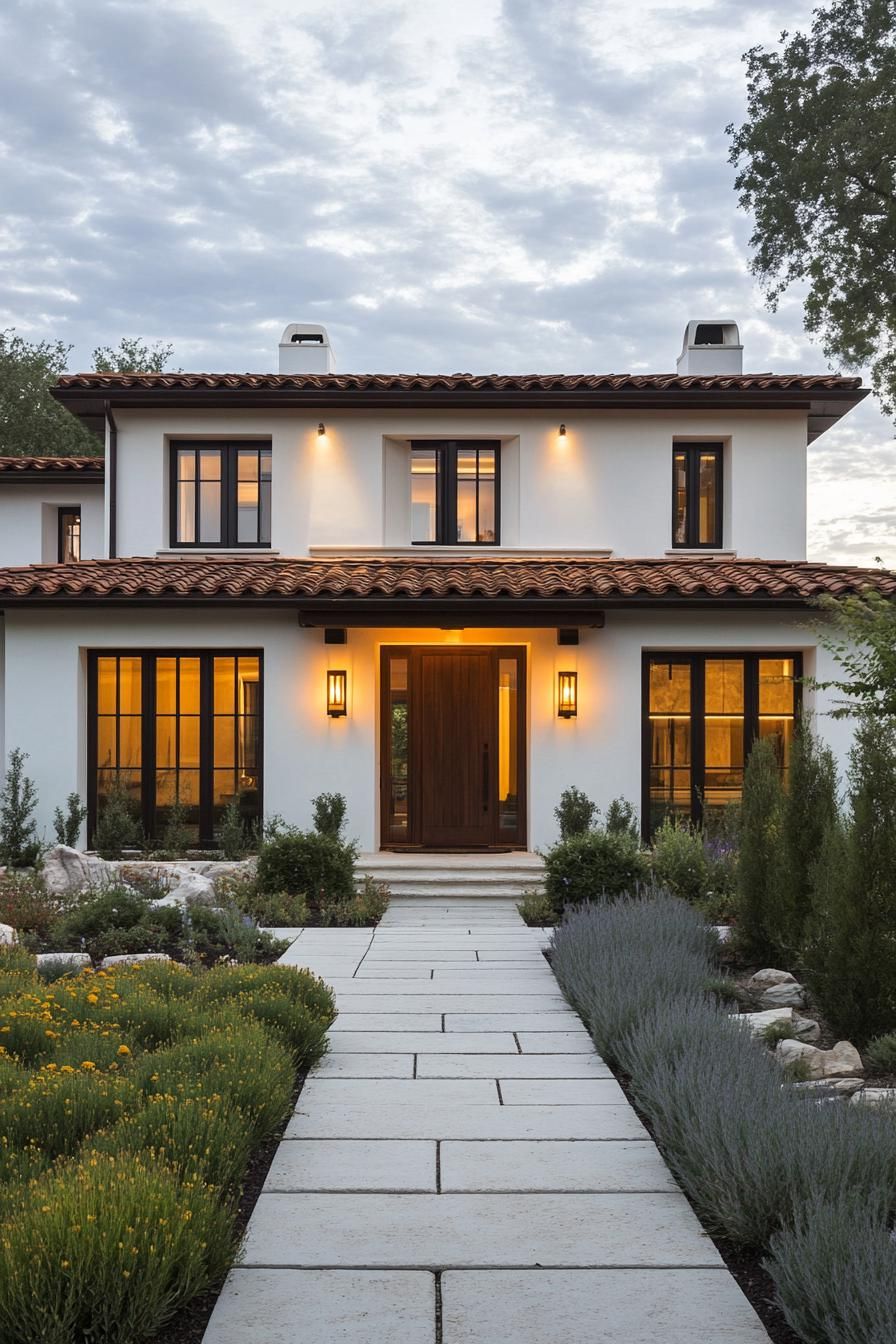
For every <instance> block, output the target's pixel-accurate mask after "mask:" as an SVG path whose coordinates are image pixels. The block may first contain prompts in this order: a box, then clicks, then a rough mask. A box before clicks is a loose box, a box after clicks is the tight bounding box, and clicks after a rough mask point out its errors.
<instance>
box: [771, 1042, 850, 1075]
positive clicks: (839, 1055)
mask: <svg viewBox="0 0 896 1344" xmlns="http://www.w3.org/2000/svg"><path fill="white" fill-rule="evenodd" d="M776 1054H777V1057H778V1059H779V1060H780V1061H781V1063H782V1064H791V1063H793V1062H795V1061H796V1060H798V1059H801V1060H804V1061H805V1063H806V1064H807V1065H808V1068H809V1077H810V1079H812V1080H821V1079H828V1078H861V1077H862V1075H863V1074H864V1072H865V1068H864V1065H863V1064H862V1057H861V1055H860V1054H859V1052H858V1050H857V1049H856V1048H855V1046H854V1045H851V1044H850V1043H849V1041H838V1042H837V1044H836V1045H835V1046H834V1047H833V1048H832V1049H831V1050H819V1049H818V1048H817V1047H816V1046H814V1045H807V1044H806V1042H805V1041H779V1042H778V1049H777V1051H776Z"/></svg>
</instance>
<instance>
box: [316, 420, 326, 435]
mask: <svg viewBox="0 0 896 1344" xmlns="http://www.w3.org/2000/svg"><path fill="white" fill-rule="evenodd" d="M317 437H318V438H319V439H324V440H326V437H327V427H326V425H325V424H324V422H323V420H319V421H318V422H317Z"/></svg>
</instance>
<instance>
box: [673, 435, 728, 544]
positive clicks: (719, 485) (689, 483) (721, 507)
mask: <svg viewBox="0 0 896 1344" xmlns="http://www.w3.org/2000/svg"><path fill="white" fill-rule="evenodd" d="M707 453H712V455H713V457H714V458H715V463H716V467H715V471H716V516H715V529H714V532H713V537H712V540H711V541H700V539H699V538H700V457H701V456H703V457H705V456H706V455H707ZM680 454H684V455H685V459H686V461H685V494H686V501H685V507H686V510H687V514H686V521H687V536H686V538H685V540H684V541H676V540H675V524H676V520H677V509H678V490H677V486H676V479H675V477H676V468H675V459H676V457H678V456H679V455H680ZM724 515H725V445H724V444H723V443H719V442H718V441H713V442H710V443H694V442H687V443H677V442H675V443H673V444H672V549H673V550H676V551H719V550H721V549H722V546H723V542H724V537H723V530H724Z"/></svg>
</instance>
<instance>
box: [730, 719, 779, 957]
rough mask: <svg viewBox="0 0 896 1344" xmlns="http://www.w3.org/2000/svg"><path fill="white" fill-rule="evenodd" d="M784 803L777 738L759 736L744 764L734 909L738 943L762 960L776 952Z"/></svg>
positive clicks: (743, 951) (747, 953) (739, 946)
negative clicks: (775, 930)
mask: <svg viewBox="0 0 896 1344" xmlns="http://www.w3.org/2000/svg"><path fill="white" fill-rule="evenodd" d="M783 805H784V791H783V789H782V788H781V770H780V767H779V764H778V753H777V749H776V746H775V741H774V739H773V738H771V737H760V738H757V739H756V741H755V742H754V743H753V749H752V751H751V752H750V754H749V756H748V757H747V765H746V769H745V770H744V787H743V797H742V799H741V806H740V859H739V861H738V865H737V896H736V901H735V910H736V912H737V931H736V934H737V944H738V948H739V949H740V951H741V952H742V953H743V955H744V956H746V957H750V958H755V959H756V960H757V961H761V962H762V963H763V965H769V964H770V963H769V959H770V958H771V957H773V956H774V954H775V937H774V916H775V909H776V906H777V901H778V873H779V869H780V856H781V813H782V809H783Z"/></svg>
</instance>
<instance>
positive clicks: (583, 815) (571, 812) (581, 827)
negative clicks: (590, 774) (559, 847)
mask: <svg viewBox="0 0 896 1344" xmlns="http://www.w3.org/2000/svg"><path fill="white" fill-rule="evenodd" d="M554 816H555V817H556V818H557V825H558V826H559V827H560V839H561V841H563V840H571V839H572V837H573V836H574V835H585V834H586V832H587V831H590V830H591V827H592V826H593V825H594V821H595V818H596V817H597V803H592V801H591V799H590V798H589V797H588V795H587V794H585V793H583V792H582V790H581V789H577V788H575V787H573V788H571V789H564V790H563V792H562V793H561V795H560V802H559V804H558V805H557V807H555V808H554Z"/></svg>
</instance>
